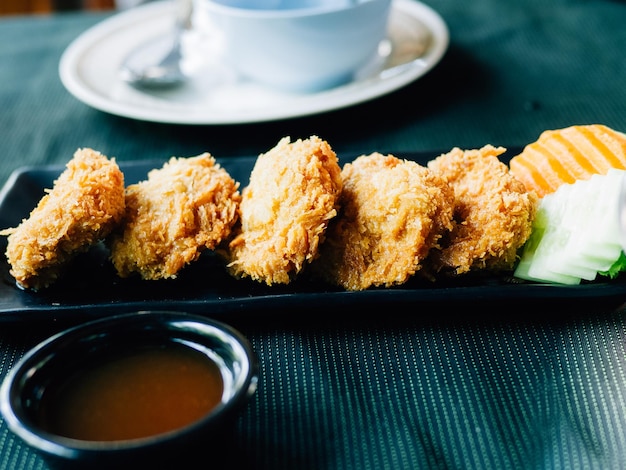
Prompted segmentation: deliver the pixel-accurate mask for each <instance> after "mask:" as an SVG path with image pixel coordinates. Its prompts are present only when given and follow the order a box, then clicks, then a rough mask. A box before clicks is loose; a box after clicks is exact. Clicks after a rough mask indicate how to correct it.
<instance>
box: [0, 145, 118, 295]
mask: <svg viewBox="0 0 626 470" xmlns="http://www.w3.org/2000/svg"><path fill="white" fill-rule="evenodd" d="M124 205H125V203H124V175H123V174H122V172H121V171H120V169H119V167H118V165H117V163H115V159H108V158H107V157H106V156H104V155H102V154H101V153H100V152H97V151H95V150H92V149H89V148H84V149H78V150H77V151H76V152H75V153H74V156H73V158H72V159H71V160H70V161H69V162H68V163H67V165H66V168H65V170H64V171H63V172H62V173H61V175H60V176H59V177H58V179H57V180H56V181H55V182H54V185H53V188H52V189H51V190H50V191H49V192H48V193H47V194H46V195H44V196H43V198H42V199H41V200H40V201H39V203H38V204H37V207H35V209H33V211H32V212H31V213H30V216H29V217H28V218H27V219H24V220H23V221H22V222H21V223H20V224H19V226H18V227H16V228H11V229H7V230H4V231H3V232H2V234H3V235H9V236H8V240H7V243H8V244H7V249H6V256H7V259H8V261H9V264H10V265H11V269H10V273H11V275H12V276H13V277H14V278H15V280H16V281H17V284H18V285H19V286H21V287H24V288H29V289H33V290H38V289H41V288H44V287H48V286H49V285H51V284H52V283H54V282H55V281H56V280H57V278H58V277H59V275H60V274H61V271H62V269H63V267H64V266H65V265H66V264H67V262H68V261H70V260H71V259H72V258H74V257H75V255H77V254H78V253H81V252H85V251H87V250H88V249H89V247H91V246H92V245H94V244H95V243H97V242H99V241H100V240H102V239H103V238H105V237H106V236H107V235H108V234H109V232H110V231H111V230H112V229H113V228H114V227H115V226H116V225H117V224H118V223H119V222H120V220H121V218H122V215H123V213H124Z"/></svg>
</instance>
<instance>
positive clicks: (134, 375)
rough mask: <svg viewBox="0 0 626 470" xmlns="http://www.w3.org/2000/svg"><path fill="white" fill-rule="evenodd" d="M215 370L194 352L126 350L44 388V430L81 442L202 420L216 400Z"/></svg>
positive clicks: (119, 437) (152, 431) (144, 433)
mask: <svg viewBox="0 0 626 470" xmlns="http://www.w3.org/2000/svg"><path fill="white" fill-rule="evenodd" d="M223 390H224V383H223V379H222V375H221V372H220V369H219V366H218V365H217V364H216V363H215V362H214V361H213V360H212V359H211V358H210V357H209V356H207V355H206V354H203V353H201V352H200V351H197V350H195V349H192V348H189V347H186V346H183V345H177V344H170V345H168V346H167V347H162V348H157V347H155V348H152V349H146V350H140V351H134V352H130V353H128V354H126V355H122V356H120V357H118V358H115V359H111V360H109V361H107V362H104V363H102V364H98V365H96V366H94V367H93V368H90V369H85V370H81V371H80V372H78V373H76V374H74V375H72V376H71V377H69V378H67V379H66V380H63V381H61V383H60V384H59V386H58V387H54V388H53V389H51V390H47V391H46V393H45V394H44V397H43V401H42V407H41V415H40V416H41V420H42V424H43V426H44V428H45V429H47V430H48V431H49V432H52V433H55V434H59V435H62V436H66V437H71V438H75V439H81V440H87V441H116V440H124V439H135V438H141V437H148V436H153V435H156V434H161V433H164V432H167V431H172V430H174V429H177V428H180V427H183V426H185V425H187V424H190V423H192V422H194V421H196V420H198V419H199V418H202V417H203V416H205V415H206V414H207V413H209V411H211V410H212V409H213V408H214V407H215V406H216V405H217V404H218V403H220V401H221V399H222V393H223Z"/></svg>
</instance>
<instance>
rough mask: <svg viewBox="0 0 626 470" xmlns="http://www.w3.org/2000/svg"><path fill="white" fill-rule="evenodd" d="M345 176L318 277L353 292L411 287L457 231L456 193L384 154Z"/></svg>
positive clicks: (350, 167) (352, 166)
mask: <svg viewBox="0 0 626 470" xmlns="http://www.w3.org/2000/svg"><path fill="white" fill-rule="evenodd" d="M341 175H342V178H343V184H344V187H343V192H342V195H341V198H340V205H341V211H340V214H339V216H338V217H337V218H336V219H335V220H333V222H332V223H331V225H330V227H329V229H328V232H327V237H326V241H325V242H324V244H323V245H322V248H321V254H320V257H319V259H318V260H317V261H316V262H315V264H314V266H315V268H314V269H315V272H316V273H319V274H320V275H321V277H322V278H324V279H325V280H327V281H329V282H330V283H332V284H335V285H338V286H340V287H343V288H345V289H347V290H353V291H356V290H364V289H367V288H369V287H371V286H385V287H391V286H394V285H399V284H402V283H404V282H406V281H407V280H408V279H409V278H410V277H411V276H413V275H414V274H415V273H416V272H417V271H419V270H420V269H421V267H422V263H423V262H424V260H425V259H426V257H427V256H428V253H429V251H430V250H431V248H433V247H434V246H437V243H438V241H439V239H440V238H441V236H442V235H443V234H444V233H445V232H446V231H448V230H451V229H452V214H453V204H454V192H453V191H452V189H451V188H450V187H449V186H448V185H447V184H446V183H445V182H444V181H443V179H441V178H440V177H439V176H437V175H436V174H435V173H434V172H433V171H431V170H429V169H428V168H426V167H424V166H421V165H419V164H418V163H416V162H413V161H408V160H401V159H399V158H396V157H395V156H393V155H382V154H380V153H373V154H370V155H363V156H360V157H358V158H356V159H355V160H354V161H353V162H352V163H348V164H346V165H344V168H343V170H342V172H341Z"/></svg>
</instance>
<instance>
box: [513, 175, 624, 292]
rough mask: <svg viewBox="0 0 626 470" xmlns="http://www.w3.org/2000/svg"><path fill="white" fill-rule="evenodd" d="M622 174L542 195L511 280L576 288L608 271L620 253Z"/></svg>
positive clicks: (601, 176) (587, 181)
mask: <svg viewBox="0 0 626 470" xmlns="http://www.w3.org/2000/svg"><path fill="white" fill-rule="evenodd" d="M625 175H626V171H624V170H617V169H612V170H610V171H609V172H608V173H607V174H606V175H594V176H593V177H591V178H590V179H588V180H581V181H577V182H576V183H574V184H564V185H562V186H560V187H559V188H558V189H557V190H556V191H555V192H554V193H551V194H548V195H546V196H544V197H543V198H542V199H541V201H540V203H539V207H538V211H537V215H536V217H535V221H534V222H533V231H532V234H531V236H530V238H529V240H528V241H527V242H526V244H525V245H524V247H523V249H522V252H521V258H520V261H519V263H518V264H517V266H516V269H515V271H514V276H515V277H518V278H520V279H526V280H531V281H539V282H553V283H559V284H579V283H580V282H581V281H582V280H583V279H584V280H589V281H592V280H594V279H595V278H596V277H597V275H598V273H603V272H606V271H608V270H609V269H610V268H611V266H613V265H614V263H615V262H616V261H617V260H618V259H619V258H620V255H621V253H622V247H621V243H620V230H619V223H618V220H619V219H618V202H619V197H620V190H621V185H622V180H623V179H624V178H625Z"/></svg>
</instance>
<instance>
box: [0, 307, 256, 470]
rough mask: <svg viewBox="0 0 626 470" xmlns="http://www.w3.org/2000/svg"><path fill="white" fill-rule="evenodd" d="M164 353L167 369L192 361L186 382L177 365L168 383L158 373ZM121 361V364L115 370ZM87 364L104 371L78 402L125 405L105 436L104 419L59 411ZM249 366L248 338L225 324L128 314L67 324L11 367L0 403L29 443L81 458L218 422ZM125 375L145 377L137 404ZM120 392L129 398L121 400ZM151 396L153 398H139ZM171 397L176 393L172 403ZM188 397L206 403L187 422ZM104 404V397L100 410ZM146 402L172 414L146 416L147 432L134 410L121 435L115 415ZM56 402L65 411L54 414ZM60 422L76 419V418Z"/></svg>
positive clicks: (204, 429)
mask: <svg viewBox="0 0 626 470" xmlns="http://www.w3.org/2000/svg"><path fill="white" fill-rule="evenodd" d="M167 361H170V362H172V364H174V365H173V366H172V367H173V368H172V369H171V370H172V371H179V370H180V369H181V367H182V366H184V367H182V369H185V370H187V369H189V368H191V369H192V370H191V371H189V370H187V372H186V373H185V374H186V375H185V380H187V382H186V383H185V384H173V383H172V382H174V381H176V380H179V379H181V377H180V374H181V372H175V374H177V375H176V377H175V378H174V377H172V378H171V379H170V380H168V381H163V380H161V379H160V374H167V373H168V372H167V371H165V369H164V365H165V364H169V362H167ZM176 361H178V362H181V361H183V362H184V364H182V362H181V363H180V364H178V363H177V362H176ZM120 364H124V368H122V369H120ZM174 366H175V367H174ZM201 370H202V371H203V372H204V371H206V372H207V373H206V374H204V375H205V376H206V380H203V381H202V383H201V384H200V383H198V380H197V379H198V377H197V376H198V375H199V374H200V372H198V371H201ZM94 371H106V372H102V373H101V374H100V375H98V379H97V380H99V382H98V381H97V380H96V379H90V382H88V385H87V386H86V389H92V390H95V392H98V393H100V394H99V395H97V396H98V399H97V400H93V399H92V400H91V401H86V403H87V404H88V405H89V406H91V407H93V408H96V407H98V408H99V411H101V412H102V413H104V414H107V413H114V412H115V411H111V410H113V409H117V407H118V406H119V405H120V404H121V405H125V409H124V407H123V408H122V410H121V411H120V410H118V411H117V412H119V413H121V414H120V415H119V416H117V417H113V418H110V419H109V421H110V424H111V426H110V428H111V433H112V434H106V432H105V431H103V429H102V428H104V427H105V425H104V424H103V422H102V421H100V422H98V423H96V425H95V426H91V428H89V429H90V430H89V431H85V429H86V427H85V425H84V421H80V420H79V419H78V418H77V419H76V420H74V419H73V418H72V419H69V418H68V417H67V416H68V415H69V414H71V413H74V412H75V411H76V410H77V409H78V408H79V403H81V400H80V399H79V398H77V397H76V396H72V394H71V393H70V390H76V389H77V388H78V387H76V386H75V387H69V386H68V384H69V383H72V382H71V381H74V383H76V382H77V381H81V380H82V378H84V376H86V375H89V374H91V375H90V377H91V376H93V375H94ZM257 373H258V364H257V362H256V357H255V355H254V353H253V351H252V349H251V346H250V344H249V343H248V341H247V340H246V338H244V337H243V336H242V335H241V333H239V332H238V331H236V330H234V329H233V328H231V327H229V326H228V325H225V324H223V323H220V322H216V321H213V320H210V319H208V318H204V317H197V316H192V315H188V314H184V313H176V312H136V313H132V314H125V315H120V316H116V317H111V318H107V319H102V320H97V321H93V322H90V323H87V324H84V325H80V326H77V327H74V328H70V329H69V330H66V331H64V332H62V333H59V334H58V335H55V336H53V337H52V338H50V339H48V340H46V341H44V342H43V343H41V344H40V345H38V346H36V347H35V348H33V349H32V350H31V351H29V352H28V353H27V354H26V355H25V356H24V357H23V358H22V359H21V360H20V361H19V362H18V363H17V364H16V365H15V366H14V368H13V369H11V371H10V372H9V374H8V375H7V377H6V379H5V381H4V383H3V384H2V389H0V411H2V414H3V415H4V418H5V420H6V422H7V424H8V426H9V428H10V429H11V430H12V431H13V432H14V433H16V434H17V435H18V436H19V437H21V438H22V439H23V440H25V441H26V442H27V443H28V444H30V445H31V446H33V447H34V448H36V449H37V450H39V451H41V452H42V453H44V454H50V455H54V456H57V457H61V458H69V459H82V458H86V457H89V456H90V455H91V456H97V455H101V454H102V453H107V452H108V453H124V452H129V451H132V450H134V449H135V450H138V449H150V448H152V449H154V448H157V447H159V448H161V447H163V446H164V445H166V444H174V443H176V442H178V441H181V442H185V441H191V440H193V439H192V438H194V435H200V436H202V435H204V436H208V435H209V434H210V433H211V432H212V431H215V430H218V429H219V428H220V426H222V425H223V423H225V422H226V421H227V420H228V419H229V418H231V417H232V416H233V415H234V411H235V410H237V409H238V408H240V407H241V406H242V405H243V404H244V403H245V402H246V401H247V400H248V399H249V398H250V397H251V395H252V394H253V393H254V391H255V390H256V384H257ZM106 374H108V375H106ZM124 374H130V375H128V377H126V379H131V378H133V379H135V378H136V377H137V376H141V377H143V378H142V379H141V380H143V381H144V382H145V383H142V384H141V386H142V387H144V388H147V395H146V394H145V393H144V395H143V396H142V398H138V400H139V401H138V403H135V404H133V403H132V402H131V400H132V399H131V398H128V397H129V396H128V395H124V394H125V393H126V392H127V390H126V389H128V388H129V387H125V384H127V383H128V380H126V379H124ZM79 377H80V378H81V379H80V380H79ZM146 377H148V378H146ZM125 380H126V381H125ZM150 380H160V382H161V383H163V382H166V384H165V385H168V387H165V386H161V387H160V386H159V385H158V384H157V385H154V382H150ZM181 380H182V379H181ZM118 382H120V383H119V384H117V383H118ZM80 383H81V384H84V383H87V382H85V381H84V380H82V381H81V382H80ZM103 384H104V385H103ZM116 384H117V385H116ZM170 385H171V386H172V388H171V390H170V392H168V393H169V394H168V393H166V394H165V395H164V396H165V398H164V397H163V396H160V392H159V391H158V390H160V388H170V387H169V386H170ZM176 386H178V388H176ZM116 387H118V388H119V391H116V393H118V394H117V395H115V394H113V395H111V394H109V395H107V397H106V399H105V398H103V397H102V392H103V391H107V392H108V391H110V390H113V389H115V390H117V389H116ZM190 387H199V390H198V391H197V393H196V396H195V397H194V396H192V397H188V396H187V395H186V394H187V392H188V391H190V390H189V389H190ZM201 387H204V388H201ZM210 387H212V388H211V389H209V388H210ZM83 388H85V387H83ZM144 392H146V390H144ZM120 393H121V394H120ZM210 395H213V396H212V397H211V396H210ZM83 396H84V395H83ZM183 396H184V397H185V398H182V397H183ZM92 398H93V397H92ZM159 399H163V400H165V401H163V402H159V401H158V400H159ZM179 399H180V400H179ZM125 400H128V401H129V403H121V402H123V401H125ZM149 400H155V402H154V403H152V404H145V403H143V402H144V401H149ZM168 400H169V401H168ZM172 400H179V401H178V402H176V403H172ZM183 400H184V401H183ZM196 401H203V402H205V403H204V405H203V406H204V407H205V408H202V407H195V408H194V410H193V411H192V412H191V411H190V413H191V414H189V415H188V416H187V417H186V418H185V419H186V421H184V422H181V421H180V419H181V415H183V414H184V413H183V411H181V409H182V406H183V405H187V404H190V402H196ZM64 403H65V405H63V404H64ZM94 403H97V405H94ZM105 403H109V404H110V406H109V408H107V410H108V411H107V410H105V408H106V407H107V405H105ZM144 404H145V405H146V406H145V407H144V408H145V409H146V410H150V409H152V410H153V411H154V409H155V408H160V409H161V410H163V411H167V413H165V414H169V415H170V417H167V418H163V423H161V424H157V425H156V426H155V423H154V421H155V419H154V416H146V419H145V421H146V423H148V421H150V423H149V426H148V428H149V429H150V430H149V431H148V430H146V429H147V428H145V426H144V427H143V428H141V430H138V429H137V426H136V423H134V422H133V421H137V420H138V419H140V418H137V417H130V418H128V420H127V421H128V425H129V426H127V427H128V428H133V427H134V428H135V429H134V430H131V431H123V432H122V434H119V432H120V431H119V428H121V427H124V428H125V429H126V427H125V426H121V425H120V426H118V425H116V423H115V420H122V421H123V418H124V416H123V415H124V414H129V415H131V414H132V413H134V412H135V411H136V410H137V408H141V406H143V405H144ZM139 405H141V406H139ZM64 406H65V409H66V411H68V413H64V412H61V413H59V410H62V409H63V407H64ZM100 408H102V409H100ZM169 408H175V410H173V409H169ZM105 411H106V412H105ZM193 413H196V414H195V415H194V414H193ZM74 414H78V413H74ZM86 414H89V413H86ZM92 414H93V413H92ZM140 416H141V415H140ZM90 419H91V417H90ZM100 419H102V418H100ZM172 419H174V420H178V421H177V423H174V424H172ZM68 422H69V423H76V422H80V423H83V426H82V427H80V426H78V427H77V426H74V424H71V425H68V424H67V423H68ZM92 425H93V423H92ZM68 429H71V430H70V431H68ZM77 429H80V431H77ZM94 432H95V434H93V433H94ZM73 433H74V434H73ZM76 433H77V434H76ZM81 433H82V434H81ZM90 433H91V434H90ZM116 433H117V434H116ZM124 433H126V434H124Z"/></svg>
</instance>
